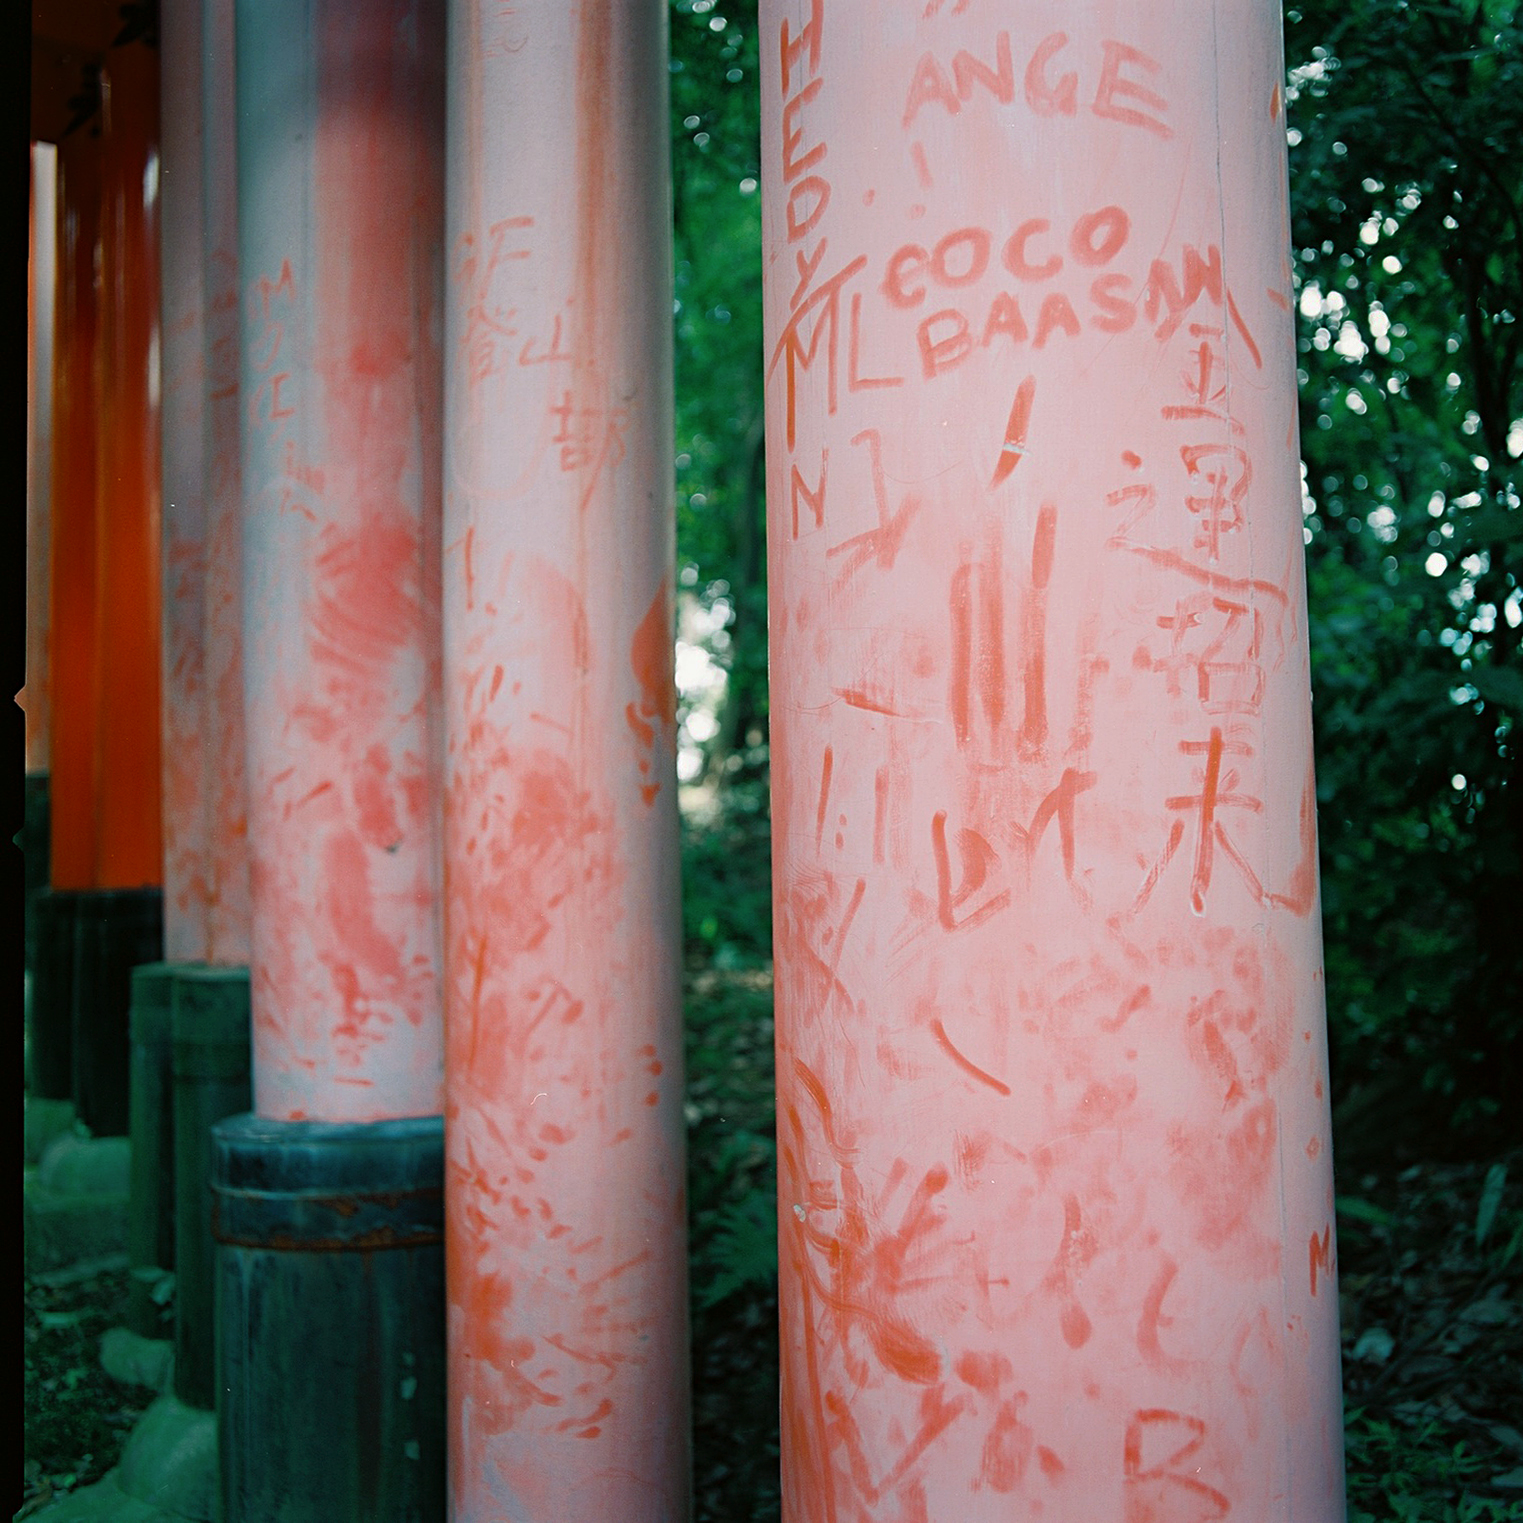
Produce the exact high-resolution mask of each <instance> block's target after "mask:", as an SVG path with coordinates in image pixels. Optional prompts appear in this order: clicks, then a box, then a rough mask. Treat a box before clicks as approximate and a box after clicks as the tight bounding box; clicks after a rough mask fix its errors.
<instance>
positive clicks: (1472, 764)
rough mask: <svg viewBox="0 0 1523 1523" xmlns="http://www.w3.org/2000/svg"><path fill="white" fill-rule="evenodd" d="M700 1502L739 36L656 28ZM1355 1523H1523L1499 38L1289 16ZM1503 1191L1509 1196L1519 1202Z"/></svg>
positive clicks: (1514, 345) (746, 307) (727, 1514)
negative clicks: (667, 142)
mask: <svg viewBox="0 0 1523 1523" xmlns="http://www.w3.org/2000/svg"><path fill="white" fill-rule="evenodd" d="M671 27H672V63H671V69H672V75H671V102H672V107H671V109H672V144H673V174H674V191H675V216H676V224H675V225H676V304H675V306H676V314H675V323H676V346H677V347H676V359H677V515H678V519H677V522H678V561H679V566H678V569H679V586H680V589H681V592H680V598H679V631H678V633H679V641H680V643H679V647H678V664H677V670H678V684H679V695H680V699H681V708H680V711H679V715H680V719H681V722H682V729H681V733H680V761H681V775H682V782H683V787H682V797H683V801H684V871H685V880H684V883H685V886H684V931H685V942H686V959H687V991H688V995H687V1020H688V1066H689V1102H688V1121H689V1143H690V1152H691V1160H690V1166H689V1169H690V1176H691V1193H690V1199H691V1202H692V1232H693V1294H694V1329H693V1331H694V1396H695V1419H696V1424H697V1428H696V1435H695V1436H696V1443H697V1456H696V1458H697V1472H696V1487H697V1497H698V1505H699V1516H700V1518H702V1519H726V1520H736V1519H758V1520H760V1519H770V1518H773V1517H775V1516H776V1515H777V1480H776V1467H777V1385H776V1381H777V1353H776V1273H777V1266H776V1251H777V1245H776V1229H775V1223H774V1216H773V1213H774V1210H775V1197H774V1194H773V1170H774V1148H773V1114H772V1067H771V1064H772V1024H771V1013H772V1007H771V893H770V884H769V862H768V853H769V839H768V837H769V831H768V815H767V799H768V750H767V593H766V580H765V575H766V538H765V501H764V471H763V460H764V437H763V411H764V406H763V394H762V358H763V357H762V319H761V283H762V261H761V208H760V192H759V190H758V181H759V179H760V158H759V153H760V149H759V122H758V90H757V46H758V37H757V17H756V5H755V0H675V3H674V4H673V7H672V15H671ZM1285 60H1286V68H1287V73H1288V80H1287V100H1288V103H1289V112H1288V121H1289V141H1290V177H1291V203H1292V227H1293V239H1294V245H1295V247H1294V251H1293V257H1294V267H1295V281H1296V287H1297V292H1298V313H1299V317H1298V350H1299V355H1298V365H1299V381H1300V396H1301V401H1300V407H1301V450H1302V458H1303V462H1304V479H1303V494H1304V495H1303V502H1302V509H1303V513H1304V522H1305V527H1306V534H1307V544H1306V554H1307V577H1308V583H1309V593H1310V606H1311V631H1310V632H1311V660H1312V681H1313V697H1314V711H1315V723H1316V748H1317V750H1316V760H1317V804H1318V821H1319V830H1320V837H1321V869H1322V903H1323V923H1324V934H1325V939H1326V972H1327V997H1328V1022H1329V1031H1330V1039H1331V1054H1332V1070H1333V1089H1332V1100H1333V1108H1334V1157H1335V1165H1336V1169H1337V1190H1338V1206H1339V1213H1338V1215H1339V1235H1340V1260H1341V1262H1340V1270H1341V1274H1342V1288H1343V1320H1344V1329H1343V1342H1344V1367H1345V1399H1346V1423H1347V1439H1348V1455H1349V1499H1350V1515H1351V1518H1353V1519H1355V1520H1356V1523H1357V1520H1362V1519H1365V1518H1381V1519H1384V1518H1397V1519H1408V1518H1412V1519H1419V1518H1420V1519H1432V1520H1435V1523H1440V1520H1443V1523H1447V1520H1450V1519H1454V1520H1459V1523H1468V1520H1471V1519H1486V1520H1493V1519H1514V1520H1516V1519H1523V1434H1520V1432H1519V1428H1520V1427H1523V1394H1520V1393H1523V1310H1520V1308H1519V1306H1518V1304H1517V1300H1516V1296H1517V1295H1518V1293H1519V1291H1520V1289H1523V1209H1520V1207H1523V1189H1520V1186H1523V1177H1520V1176H1523V1152H1520V1150H1519V1147H1518V1144H1519V1141H1520V1138H1523V1128H1520V1124H1519V1110H1520V1106H1523V992H1520V991H1523V775H1520V771H1519V749H1520V748H1519V743H1518V739H1517V737H1516V736H1515V735H1514V733H1513V730H1514V726H1515V725H1516V724H1517V723H1519V721H1520V719H1523V663H1520V657H1519V646H1520V643H1523V627H1520V626H1523V591H1520V577H1523V513H1520V512H1519V476H1520V470H1519V455H1520V454H1523V397H1520V391H1519V372H1520V363H1519V362H1520V349H1523V27H1520V19H1519V16H1518V10H1517V7H1516V6H1515V5H1514V4H1512V3H1494V0H1482V3H1478V0H1296V3H1294V4H1293V6H1292V7H1291V8H1290V9H1288V10H1287V11H1286V13H1285ZM1509 1170H1510V1172H1509Z"/></svg>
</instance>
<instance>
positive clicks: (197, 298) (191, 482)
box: [159, 0, 209, 962]
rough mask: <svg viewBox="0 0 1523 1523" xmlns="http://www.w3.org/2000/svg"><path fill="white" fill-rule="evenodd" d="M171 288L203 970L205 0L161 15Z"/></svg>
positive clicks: (166, 607) (187, 771)
mask: <svg viewBox="0 0 1523 1523" xmlns="http://www.w3.org/2000/svg"><path fill="white" fill-rule="evenodd" d="M159 58H160V62H161V69H162V73H161V88H162V101H163V131H162V134H161V144H160V164H159V220H160V229H161V233H162V243H161V248H160V269H161V273H162V282H161V289H162V291H163V312H162V319H161V321H162V329H161V333H162V338H161V344H162V348H161V356H162V360H161V367H162V376H163V380H162V391H161V404H160V415H159V417H160V425H161V428H162V436H163V438H162V448H163V455H162V460H163V498H162V514H163V534H164V544H163V561H162V565H163V618H164V629H163V663H164V667H163V708H162V716H163V717H162V723H163V730H162V734H163V748H162V765H163V799H164V956H165V957H166V958H167V959H168V960H169V961H170V962H205V961H206V950H207V923H206V905H207V898H208V887H209V886H208V879H207V874H208V865H209V864H208V839H207V832H208V827H209V821H208V817H207V799H206V789H207V785H208V782H209V778H208V775H207V766H206V751H207V744H206V741H207V726H206V716H205V677H204V662H205V631H204V628H203V623H204V618H205V607H206V559H207V557H206V500H205V479H206V455H205V448H204V432H205V430H204V414H205V411H206V406H207V402H206V391H207V386H206V365H205V315H206V294H205V289H204V287H203V284H202V272H203V268H204V264H205V258H204V238H203V233H202V229H203V218H202V214H201V160H202V137H201V0H164V3H163V4H162V5H161V6H160V8H159Z"/></svg>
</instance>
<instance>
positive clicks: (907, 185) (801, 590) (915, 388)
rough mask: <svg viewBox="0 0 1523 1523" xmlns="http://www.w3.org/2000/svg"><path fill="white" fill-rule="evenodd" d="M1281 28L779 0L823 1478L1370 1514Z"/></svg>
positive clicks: (786, 1260)
mask: <svg viewBox="0 0 1523 1523" xmlns="http://www.w3.org/2000/svg"><path fill="white" fill-rule="evenodd" d="M1279 23H1280V18H1279V11H1278V8H1277V7H1276V6H1275V5H1274V4H1272V3H1269V0H1230V3H1226V4H1221V5H1216V6H1214V7H1207V6H1204V5H1198V4H1191V5H1186V6H1183V7H1173V8H1166V7H1158V8H1145V7H1131V8H1126V7H1122V8H1119V9H1118V8H1116V7H1113V6H1108V5H1100V4H1090V3H1085V4H1079V5H1074V4H1067V5H1058V4H1055V3H1043V4H1037V5H1030V6H1022V7H1004V8H993V9H991V8H989V7H977V6H968V5H966V4H964V3H957V4H950V3H943V0H932V3H930V4H925V3H923V0H897V3H895V4H892V5H887V6H885V5H870V4H867V3H865V0H799V3H789V4H786V5H785V4H782V3H778V0H769V3H765V4H763V6H762V36H763V46H762V59H763V79H762V101H763V113H762V142H763V165H764V179H763V185H764V190H765V202H764V210H765V219H764V237H765V259H766V264H765V269H766V315H767V351H766V361H767V367H768V368H767V387H768V464H769V478H768V483H769V490H768V503H769V507H770V535H769V542H770V547H771V580H770V603H771V617H772V639H773V647H772V672H773V684H774V686H773V699H772V723H773V732H772V736H773V753H772V754H773V768H774V773H773V777H774V806H773V820H774V830H775V832H776V835H775V840H776V843H777V844H776V848H775V873H774V884H775V894H776V907H775V916H776V919H775V924H776V958H777V963H776V966H777V1048H778V1051H777V1058H778V1144H779V1191H780V1202H779V1223H780V1227H779V1233H780V1258H781V1304H782V1342H783V1390H782V1403H783V1489H784V1498H785V1502H784V1517H785V1518H786V1519H789V1520H792V1523H805V1520H809V1523H815V1520H819V1523H836V1520H840V1523H845V1520H848V1519H850V1520H853V1523H857V1520H866V1519H869V1518H873V1519H882V1520H885V1523H887V1520H890V1519H893V1520H899V1519H911V1518H913V1519H922V1520H923V1519H927V1518H931V1519H950V1518H957V1519H959V1520H967V1523H978V1520H984V1519H989V1520H992V1519H996V1518H997V1519H1006V1518H1009V1517H1011V1516H1015V1515H1017V1512H1018V1514H1019V1515H1020V1516H1022V1517H1024V1516H1026V1515H1027V1514H1028V1513H1029V1514H1030V1515H1032V1516H1036V1515H1038V1513H1039V1512H1040V1513H1041V1514H1042V1515H1045V1516H1046V1517H1049V1518H1062V1519H1098V1518H1117V1519H1122V1518H1124V1519H1126V1520H1128V1523H1143V1520H1146V1519H1163V1518H1170V1519H1174V1518H1178V1519H1185V1518H1189V1519H1192V1520H1207V1519H1219V1518H1227V1517H1232V1518H1237V1517H1243V1518H1253V1519H1275V1520H1282V1523H1291V1520H1294V1523H1308V1520H1314V1519H1334V1518H1341V1517H1342V1515H1343V1502H1342V1462H1341V1425H1340V1414H1339V1381H1338V1345H1337V1310H1336V1308H1337V1299H1336V1282H1335V1276H1334V1253H1333V1238H1332V1233H1333V1201H1332V1176H1331V1160H1330V1154H1329V1120H1328V1106H1327V1099H1326V1094H1325V1081H1326V1057H1325V1040H1324V1022H1323V1000H1322V983H1321V967H1320V941H1319V917H1318V899H1317V867H1316V860H1317V859H1316V818H1315V794H1314V789H1313V783H1312V770H1311V768H1312V762H1311V728H1310V706H1309V703H1308V682H1307V653H1306V610H1305V596H1304V587H1303V573H1302V537H1301V516H1300V511H1299V508H1300V492H1299V487H1298V469H1297V450H1296V389H1295V372H1294V359H1293V353H1294V351H1293V329H1292V323H1291V315H1290V304H1291V285H1290V270H1289V264H1288V254H1289V229H1288V220H1287V196H1286V165H1285V138H1284V133H1285V124H1284V116H1283V109H1282V94H1281V56H1280V35H1279ZM1013 1509H1014V1511H1013Z"/></svg>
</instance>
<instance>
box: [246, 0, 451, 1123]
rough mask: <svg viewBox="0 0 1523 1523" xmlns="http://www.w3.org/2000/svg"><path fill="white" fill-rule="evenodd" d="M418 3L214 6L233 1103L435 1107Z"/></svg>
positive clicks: (434, 504)
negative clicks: (231, 593) (231, 270)
mask: <svg viewBox="0 0 1523 1523" xmlns="http://www.w3.org/2000/svg"><path fill="white" fill-rule="evenodd" d="M443 21H444V18H443V7H442V3H440V0H380V3H376V0H363V3H362V0H253V3H240V4H239V5H238V7H237V71H238V100H239V121H238V186H239V191H238V198H239V205H238V221H239V233H238V238H239V277H238V279H239V285H240V288H241V329H240V334H241V359H240V366H241V369H240V374H241V378H242V388H241V392H242V394H241V400H240V411H241V414H242V435H243V461H242V472H243V495H244V503H245V517H244V528H243V552H244V565H243V580H242V586H243V596H244V605H243V614H242V617H243V635H244V637H243V663H244V688H245V695H246V709H245V714H246V724H247V733H248V768H249V770H248V811H249V839H250V891H251V898H252V931H251V963H252V969H253V1019H254V1065H255V1066H254V1101H255V1108H256V1110H257V1111H258V1113H259V1114H260V1115H262V1116H268V1117H271V1118H274V1119H292V1120H294V1119H300V1118H302V1117H307V1118H310V1119H312V1120H323V1121H372V1120H379V1119H383V1118H388V1117H401V1116H422V1115H430V1114H438V1112H439V1111H440V1109H441V1108H442V1105H443V1099H444V1094H443V1081H444V1075H443V1037H442V1029H441V1028H442V1022H441V1012H440V996H439V985H438V913H437V901H438V897H439V882H438V879H439V874H438V865H437V864H438V852H437V830H436V816H437V812H438V809H437V778H438V763H437V761H436V760H435V750H436V745H435V741H436V738H437V737H436V735H435V729H434V722H433V721H434V715H433V712H432V711H433V710H434V709H435V708H436V706H437V702H436V694H437V682H438V669H439V659H438V584H437V576H438V556H437V551H430V549H429V546H430V545H431V544H432V543H434V541H435V540H436V539H437V536H438V533H439V496H440V471H441V468H440V454H439V427H440V410H441V404H442V398H441V391H442V384H441V365H442V360H441V356H440V348H439V345H440V338H441V327H442V322H441V306H440V296H441V279H442V236H443V184H444V169H443V136H444V117H443V50H444V43H443Z"/></svg>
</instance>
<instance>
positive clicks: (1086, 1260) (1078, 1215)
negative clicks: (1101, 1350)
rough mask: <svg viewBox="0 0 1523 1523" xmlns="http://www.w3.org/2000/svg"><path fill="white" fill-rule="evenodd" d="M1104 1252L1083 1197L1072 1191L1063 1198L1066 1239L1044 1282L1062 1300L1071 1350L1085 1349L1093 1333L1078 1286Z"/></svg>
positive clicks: (1063, 1321)
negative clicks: (1086, 1214) (1087, 1217)
mask: <svg viewBox="0 0 1523 1523" xmlns="http://www.w3.org/2000/svg"><path fill="white" fill-rule="evenodd" d="M1099 1251H1100V1243H1099V1239H1098V1238H1097V1237H1096V1236H1095V1232H1094V1229H1093V1228H1092V1227H1086V1226H1085V1225H1084V1215H1083V1212H1082V1211H1081V1210H1080V1208H1079V1197H1078V1196H1077V1195H1073V1194H1069V1195H1065V1196H1064V1197H1063V1240H1062V1242H1061V1243H1060V1244H1059V1245H1058V1252H1057V1257H1056V1258H1055V1259H1054V1260H1053V1262H1052V1268H1051V1269H1050V1270H1049V1271H1048V1272H1047V1277H1046V1278H1045V1279H1044V1280H1043V1281H1042V1288H1043V1289H1044V1290H1047V1291H1050V1292H1051V1293H1052V1294H1053V1295H1055V1296H1057V1297H1058V1298H1059V1300H1060V1301H1061V1302H1062V1310H1061V1312H1060V1313H1059V1316H1058V1326H1059V1329H1060V1330H1061V1332H1062V1334H1063V1341H1064V1343H1066V1344H1067V1345H1068V1346H1069V1348H1071V1349H1080V1348H1083V1347H1084V1345H1085V1344H1086V1343H1088V1342H1089V1339H1090V1335H1091V1333H1092V1332H1093V1330H1094V1329H1093V1326H1092V1324H1091V1323H1090V1320H1089V1317H1088V1315H1087V1314H1086V1313H1085V1310H1084V1308H1083V1307H1082V1306H1080V1305H1079V1300H1078V1293H1077V1286H1078V1282H1079V1280H1080V1279H1081V1278H1082V1276H1083V1274H1084V1271H1085V1269H1087V1268H1088V1267H1089V1265H1090V1263H1091V1262H1092V1261H1093V1259H1094V1257H1095V1255H1096V1254H1097V1253H1099Z"/></svg>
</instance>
